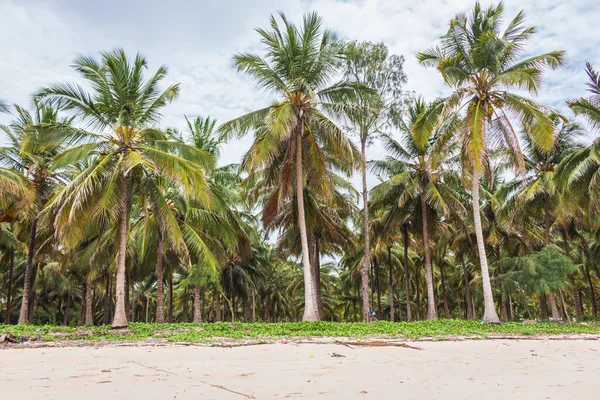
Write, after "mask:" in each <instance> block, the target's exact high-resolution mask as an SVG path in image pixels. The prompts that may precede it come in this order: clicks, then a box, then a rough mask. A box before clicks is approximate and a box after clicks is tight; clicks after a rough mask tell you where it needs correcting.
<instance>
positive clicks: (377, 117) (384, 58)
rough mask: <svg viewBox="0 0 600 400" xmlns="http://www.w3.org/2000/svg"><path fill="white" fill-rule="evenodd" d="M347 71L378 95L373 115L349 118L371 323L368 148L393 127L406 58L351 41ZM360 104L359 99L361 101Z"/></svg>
mask: <svg viewBox="0 0 600 400" xmlns="http://www.w3.org/2000/svg"><path fill="white" fill-rule="evenodd" d="M345 53H346V57H345V58H346V71H345V75H346V77H347V78H348V79H350V80H352V81H354V82H357V83H359V84H362V85H365V86H367V87H370V88H372V89H375V91H376V92H377V96H372V98H368V99H366V101H364V102H361V103H364V104H363V105H364V106H365V107H368V108H371V109H372V111H371V112H366V113H355V114H351V115H350V121H351V123H352V125H353V128H354V130H355V131H356V133H357V134H358V136H359V139H360V152H361V156H362V158H361V164H360V172H361V178H362V201H363V232H362V233H363V238H364V241H365V246H364V249H365V256H364V258H363V264H362V269H361V280H362V300H363V320H364V321H368V316H369V312H370V311H371V308H370V305H369V265H371V255H370V251H371V245H370V243H369V239H370V236H371V235H370V228H369V226H370V225H369V192H368V188H367V162H366V158H367V145H368V144H370V142H372V141H373V139H374V137H375V136H376V135H377V134H379V133H380V132H381V131H382V130H383V128H384V127H386V126H389V125H391V124H392V120H393V119H394V117H396V115H397V114H398V112H399V108H400V96H401V94H402V84H403V83H406V75H405V74H404V71H403V69H402V65H403V64H404V58H403V57H401V56H397V55H391V56H388V54H389V53H388V48H387V46H386V45H384V44H383V43H377V44H372V43H368V42H366V43H357V42H352V43H349V44H348V45H347V46H346V49H345ZM359 101H360V100H359Z"/></svg>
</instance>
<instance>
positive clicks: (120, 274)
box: [112, 175, 129, 328]
mask: <svg viewBox="0 0 600 400" xmlns="http://www.w3.org/2000/svg"><path fill="white" fill-rule="evenodd" d="M128 204H129V178H128V177H127V176H126V175H123V177H122V181H121V193H120V198H119V212H120V214H121V215H120V222H119V254H118V257H117V282H116V301H115V315H114V318H113V321H112V327H113V328H124V327H126V326H127V325H128V322H127V314H126V313H125V260H126V257H127V236H128V228H129V212H128V211H129V210H128V208H129V207H128Z"/></svg>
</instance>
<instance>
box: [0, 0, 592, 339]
mask: <svg viewBox="0 0 600 400" xmlns="http://www.w3.org/2000/svg"><path fill="white" fill-rule="evenodd" d="M505 14H506V13H505V10H504V7H503V5H502V3H500V4H497V5H492V6H490V7H487V8H485V7H482V6H481V5H480V4H479V3H476V4H475V6H474V7H473V8H472V9H471V12H470V13H468V14H459V15H457V16H456V17H455V18H453V19H452V20H451V21H450V24H449V26H448V29H447V30H446V32H445V33H444V32H442V31H440V32H439V33H440V34H442V36H440V38H439V40H438V42H437V44H434V46H433V47H431V48H430V49H429V50H424V51H422V52H420V53H419V54H418V56H417V59H418V61H419V62H420V63H421V64H422V65H423V66H424V67H434V68H436V70H437V71H438V72H439V73H440V75H441V76H440V77H439V83H440V85H442V84H446V85H447V86H448V87H449V89H450V90H451V92H450V95H449V96H448V97H445V98H438V99H424V98H422V97H420V96H419V95H418V94H415V93H409V92H406V91H405V90H404V88H403V85H404V84H405V83H406V82H407V76H406V75H405V74H404V70H403V68H404V57H403V56H402V55H398V54H391V53H390V51H389V49H388V48H387V46H386V45H385V43H370V42H360V41H355V42H350V43H348V42H345V41H344V40H343V39H342V38H340V37H339V36H338V35H337V34H336V33H335V32H332V31H330V30H328V29H327V28H326V27H325V26H324V24H323V20H322V18H321V17H320V16H319V15H318V14H317V13H316V12H310V13H307V14H306V15H305V16H304V17H303V18H302V19H301V20H300V21H298V22H297V23H295V22H293V21H292V20H291V19H289V18H288V17H287V16H285V15H283V14H279V15H276V16H272V17H271V19H270V24H269V27H266V28H257V29H256V43H257V44H259V46H258V47H253V49H256V52H255V53H240V54H237V55H234V57H233V61H234V64H235V67H236V69H237V72H238V73H240V74H242V75H243V76H244V77H245V78H247V79H248V80H249V81H253V82H254V83H255V84H256V90H260V91H261V92H266V93H267V95H268V96H270V99H269V101H268V102H266V103H265V104H263V105H261V106H260V107H262V108H258V109H255V110H254V111H252V112H250V113H248V114H245V115H242V116H239V117H237V118H234V119H233V120H231V121H226V122H224V123H219V122H217V121H216V120H215V119H214V118H211V117H210V116H206V115H204V116H197V115H202V113H203V111H205V110H197V112H195V117H194V118H191V117H188V116H185V115H181V116H180V118H179V124H178V125H179V127H173V126H164V125H161V116H162V114H164V112H165V110H166V109H167V107H169V106H170V105H171V103H172V102H174V101H176V100H177V96H178V93H179V91H180V86H179V84H177V83H173V82H168V83H165V81H167V80H168V79H169V74H168V69H167V67H166V66H161V67H159V68H158V69H157V70H154V71H149V70H148V61H147V60H146V59H145V58H144V57H143V56H142V55H140V54H135V55H134V54H127V53H126V52H125V51H124V50H121V49H114V50H111V51H103V52H100V54H99V56H79V57H77V58H76V60H75V62H74V63H73V65H72V67H73V69H74V70H75V72H76V76H77V79H76V80H74V81H72V82H62V83H49V84H48V85H46V86H45V87H43V88H40V89H39V90H38V91H37V92H36V93H34V94H33V96H32V98H33V102H32V104H33V107H32V109H31V110H27V109H26V108H24V107H20V106H18V105H10V106H9V105H8V104H7V103H0V112H1V113H9V114H10V116H8V117H7V118H8V119H10V120H11V122H10V123H8V124H7V125H6V126H0V134H1V135H2V138H1V139H0V140H1V143H2V147H0V313H1V315H2V320H3V321H4V322H5V324H6V325H10V324H15V323H16V324H19V326H18V327H16V328H13V327H7V326H3V327H2V329H5V330H8V331H12V332H14V333H16V334H22V335H24V336H27V335H30V336H43V337H45V338H49V337H52V334H51V332H50V331H51V330H57V329H58V330H62V328H50V327H49V325H53V326H56V325H62V326H64V327H65V328H64V330H62V331H63V332H65V333H66V334H67V335H66V336H65V337H70V338H76V337H79V336H78V333H77V332H76V330H75V328H71V327H72V326H75V325H78V326H84V325H85V326H90V328H89V330H88V331H89V333H85V332H88V331H85V330H84V331H82V332H84V333H83V337H86V338H89V339H98V338H114V337H122V338H126V339H140V338H150V337H156V336H157V335H158V336H160V335H163V336H166V337H168V338H169V339H170V340H180V339H181V340H187V339H186V338H189V340H195V339H194V338H211V337H216V336H219V335H223V336H227V337H245V336H248V337H258V336H261V335H263V336H277V337H278V336H285V335H308V334H315V333H319V334H321V335H333V336H337V335H339V336H348V335H350V336H353V335H371V334H386V335H395V334H403V335H406V336H408V337H419V336H422V335H427V336H429V335H431V336H443V335H451V334H461V333H463V334H471V333H472V334H479V335H481V334H486V333H492V332H499V333H523V334H528V333H536V332H539V333H543V332H546V333H559V332H595V331H594V330H596V331H597V328H595V327H593V326H591V325H589V326H587V325H571V324H546V323H540V324H535V325H531V326H530V325H522V324H518V323H517V324H515V323H510V321H521V320H524V319H529V320H542V321H545V320H550V319H551V320H552V321H553V322H555V321H559V320H560V321H562V322H565V323H567V322H571V321H585V320H592V319H595V318H598V301H597V293H598V292H599V291H600V221H599V220H598V218H596V215H598V212H599V211H600V139H596V140H595V141H594V142H593V143H591V144H590V140H584V139H583V137H584V136H585V135H588V136H589V137H591V136H592V135H596V134H597V132H598V128H599V127H600V125H599V124H600V122H599V121H600V117H599V116H600V111H599V110H600V75H599V74H598V72H597V71H596V70H594V68H593V67H592V66H591V65H587V66H586V72H587V74H588V79H589V82H588V85H587V89H588V91H589V94H588V96H587V97H586V96H582V97H580V98H578V99H574V100H570V99H564V104H563V105H562V106H561V107H556V109H555V108H553V107H550V106H549V105H546V104H541V103H540V102H539V101H537V100H535V98H534V97H535V96H536V95H537V93H538V92H539V91H540V90H542V78H543V75H544V73H545V71H546V70H548V69H559V68H561V66H562V60H563V54H564V52H563V51H562V50H556V51H551V52H549V53H546V54H541V55H530V56H529V53H530V49H529V48H528V43H529V42H530V41H531V39H532V37H533V35H534V33H535V28H534V27H533V26H529V25H527V24H526V19H525V16H524V13H523V12H520V13H518V14H517V15H515V16H512V18H508V19H507V18H505V17H507V15H505ZM508 17H511V16H508ZM406 40H410V38H406ZM524 54H528V56H527V57H524V56H523V55H524ZM154 61H159V60H152V62H154ZM65 68H66V66H65ZM582 68H583V65H582ZM564 73H569V71H565V72H564ZM414 87H418V83H417V85H415V86H414ZM584 90H585V85H584V82H581V91H582V93H583V91H584ZM523 91H527V92H528V94H529V96H531V97H526V96H523V95H522V92H523ZM254 106H255V105H252V107H254ZM246 107H249V105H244V106H243V107H242V108H243V109H246ZM559 108H560V109H559ZM576 116H581V118H582V119H583V120H585V121H586V123H587V125H579V124H578V123H576V122H575V120H574V119H575V117H576ZM180 127H181V129H180ZM245 136H248V137H249V142H250V143H251V144H250V145H249V148H247V149H244V150H245V152H244V155H243V157H242V158H241V160H240V163H239V164H229V165H223V163H222V160H223V158H222V156H223V153H224V152H225V151H226V149H227V148H226V147H225V146H227V145H229V146H232V144H231V142H230V141H231V140H232V139H233V138H242V137H245ZM240 143H241V142H240ZM374 143H378V144H379V145H380V146H381V147H382V148H384V149H385V151H386V154H385V155H384V156H382V157H381V159H377V160H373V159H370V158H369V155H370V154H371V153H370V152H369V151H367V150H368V147H369V146H370V145H372V144H374ZM238 145H239V144H238ZM355 174H356V175H355ZM357 174H360V177H361V180H362V182H361V185H360V186H361V187H360V188H357V187H355V185H354V184H353V182H352V178H353V177H354V176H358V175H357ZM369 175H371V177H373V175H375V177H376V178H377V180H378V182H377V184H376V185H373V186H374V187H369V185H367V183H368V181H367V180H368V177H369ZM369 183H370V182H369ZM326 261H328V262H326ZM374 315H375V316H376V319H377V320H380V321H381V320H388V321H390V322H389V323H387V322H379V323H376V324H373V325H366V324H361V323H359V322H360V321H363V322H366V321H369V320H371V319H372V318H373V316H374ZM437 318H444V319H445V320H446V321H444V322H434V321H431V322H427V323H425V322H418V323H415V324H407V323H406V322H402V323H398V324H392V323H391V322H393V321H419V320H423V319H428V320H436V319H437ZM458 319H465V320H469V321H472V320H477V319H482V320H483V321H484V322H486V323H488V322H489V323H496V322H507V323H506V324H504V325H502V326H500V327H498V326H494V325H486V324H480V323H478V322H466V321H462V322H461V321H458ZM300 320H303V321H319V320H326V321H332V322H331V323H324V322H323V323H317V324H304V323H296V322H292V321H300ZM207 321H209V322H215V324H203V325H185V324H187V323H189V322H193V323H200V322H207ZM223 321H231V322H232V323H235V325H234V326H232V325H229V324H224V323H222V322H223ZM142 322H146V323H151V322H155V323H156V325H147V324H142ZM165 322H167V323H175V322H179V323H183V324H184V325H163V323H165ZM247 322H253V323H254V322H261V323H257V324H252V325H250V324H246V323H247ZM342 322H347V323H350V322H353V323H357V324H355V325H351V324H345V323H342ZM267 323H273V324H272V325H270V324H267ZM23 324H34V326H22V325H23ZM43 324H48V325H44V326H43V327H36V326H35V325H43ZM97 325H101V326H99V327H91V326H97ZM110 326H112V327H113V328H124V327H127V326H129V327H130V329H131V331H130V332H129V333H127V334H125V336H118V335H121V334H120V333H119V334H118V333H111V332H110V331H109V327H110ZM196 328H197V329H196ZM160 330H164V331H165V332H162V333H161V332H158V331H160ZM86 335H89V337H87V336H86Z"/></svg>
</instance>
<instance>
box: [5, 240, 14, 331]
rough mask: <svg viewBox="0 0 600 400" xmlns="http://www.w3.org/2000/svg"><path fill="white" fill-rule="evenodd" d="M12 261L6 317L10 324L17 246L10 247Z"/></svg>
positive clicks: (6, 322)
mask: <svg viewBox="0 0 600 400" xmlns="http://www.w3.org/2000/svg"><path fill="white" fill-rule="evenodd" d="M9 257H10V261H9V272H8V291H7V292H6V317H5V318H4V323H5V324H7V325H8V324H10V314H11V312H12V296H11V295H12V285H13V275H14V270H15V247H14V246H11V247H10V256H9Z"/></svg>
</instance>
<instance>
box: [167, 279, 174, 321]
mask: <svg viewBox="0 0 600 400" xmlns="http://www.w3.org/2000/svg"><path fill="white" fill-rule="evenodd" d="M170 272H171V273H170V274H169V311H168V312H167V321H168V322H169V323H172V322H173V268H171V270H170Z"/></svg>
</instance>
